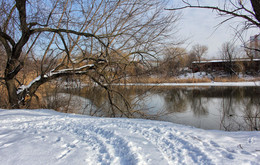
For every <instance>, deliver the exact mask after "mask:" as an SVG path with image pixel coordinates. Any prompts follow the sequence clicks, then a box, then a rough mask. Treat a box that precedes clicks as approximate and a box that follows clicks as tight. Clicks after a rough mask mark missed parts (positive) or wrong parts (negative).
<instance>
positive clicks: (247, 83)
mask: <svg viewBox="0 0 260 165" xmlns="http://www.w3.org/2000/svg"><path fill="white" fill-rule="evenodd" d="M113 85H120V86H192V87H193V86H194V87H196V86H198V87H200V86H202V87H203V86H227V87H232V86H234V87H237V86H242V87H254V86H259V87H260V81H245V82H200V83H126V84H123V83H119V84H113Z"/></svg>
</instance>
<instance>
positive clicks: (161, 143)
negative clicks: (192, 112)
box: [0, 110, 260, 165]
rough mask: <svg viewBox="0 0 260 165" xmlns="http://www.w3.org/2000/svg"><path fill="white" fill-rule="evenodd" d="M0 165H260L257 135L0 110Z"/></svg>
mask: <svg viewBox="0 0 260 165" xmlns="http://www.w3.org/2000/svg"><path fill="white" fill-rule="evenodd" d="M0 125H1V126H0V164H5V165H8V164H23V165H27V164H28V165H31V164H37V165H40V164H43V165H46V164H62V165H64V164H77V165H80V164H93V165H96V164H117V165H118V164H122V165H132V164H142V165H145V164H148V165H153V164H154V165H158V164H160V165H166V164H259V162H260V133H259V132H224V131H206V130H202V129H197V128H192V127H188V126H182V125H177V124H172V123H168V122H159V121H151V120H142V119H122V118H121V119H115V118H95V117H89V116H81V115H74V114H64V113H58V112H55V111H52V110H0Z"/></svg>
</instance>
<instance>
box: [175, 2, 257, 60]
mask: <svg viewBox="0 0 260 165" xmlns="http://www.w3.org/2000/svg"><path fill="white" fill-rule="evenodd" d="M178 1H180V0H176V1H175V2H178ZM194 1H195V0H194ZM204 1H205V2H206V0H204ZM207 3H209V4H211V3H212V5H214V3H216V1H215V0H214V1H211V0H210V1H209V0H207ZM224 19H225V18H223V17H219V16H218V15H217V14H216V13H215V12H213V11H212V10H208V9H185V10H182V18H181V20H180V21H179V23H178V24H179V35H180V36H182V38H188V40H187V42H186V44H184V47H187V49H188V50H189V49H190V48H191V46H192V45H194V44H202V45H207V46H208V48H209V50H208V54H207V56H205V57H206V58H218V56H219V49H220V48H221V45H222V44H223V43H224V42H228V41H232V42H235V43H236V45H237V46H240V45H242V44H241V41H240V40H239V39H238V38H236V37H235V30H234V28H235V27H236V26H237V25H238V24H239V23H241V22H242V21H243V20H241V19H234V20H231V21H229V22H227V23H225V24H222V25H221V26H217V25H218V24H219V23H220V22H222V21H223V20H224ZM259 32H260V31H259V30H257V29H251V30H249V31H247V32H246V33H245V34H244V39H249V37H250V36H252V35H255V34H257V33H259Z"/></svg>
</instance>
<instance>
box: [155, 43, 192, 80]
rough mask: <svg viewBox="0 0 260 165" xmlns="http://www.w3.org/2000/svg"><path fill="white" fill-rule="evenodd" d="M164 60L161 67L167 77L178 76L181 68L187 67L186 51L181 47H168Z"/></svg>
mask: <svg viewBox="0 0 260 165" xmlns="http://www.w3.org/2000/svg"><path fill="white" fill-rule="evenodd" d="M164 52H165V53H164V59H163V61H162V63H161V64H160V65H159V68H160V70H161V72H162V73H164V74H165V75H166V76H168V77H170V76H177V75H178V74H179V73H180V71H181V68H184V67H185V65H186V60H187V59H186V56H187V52H186V49H184V48H181V47H168V48H166V49H165V51H164Z"/></svg>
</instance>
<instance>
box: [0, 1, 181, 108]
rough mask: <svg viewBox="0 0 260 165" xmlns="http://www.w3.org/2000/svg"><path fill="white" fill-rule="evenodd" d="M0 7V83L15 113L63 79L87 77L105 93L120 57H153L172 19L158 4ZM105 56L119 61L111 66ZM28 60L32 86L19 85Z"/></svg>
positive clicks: (57, 3) (41, 3)
mask: <svg viewBox="0 0 260 165" xmlns="http://www.w3.org/2000/svg"><path fill="white" fill-rule="evenodd" d="M0 4H1V9H0V22H1V27H0V42H1V43H2V45H3V47H4V53H5V54H6V57H7V58H6V65H5V69H4V75H3V77H1V78H0V79H1V80H4V83H5V86H6V88H7V91H8V96H9V104H10V108H19V107H20V105H21V104H22V103H23V102H24V98H25V96H26V95H28V96H29V97H33V96H34V95H35V92H36V91H37V89H38V88H39V87H40V86H41V85H42V84H44V83H46V82H49V81H51V80H53V79H57V78H59V77H64V76H65V77H66V76H71V75H87V76H89V77H90V79H91V80H92V81H94V82H96V83H97V84H99V85H100V86H102V87H103V88H105V89H107V92H108V93H111V90H109V89H108V85H104V84H110V83H111V82H112V79H113V78H115V76H114V75H115V74H116V73H117V72H116V71H117V69H122V68H120V67H119V65H118V64H119V63H124V62H126V61H127V60H125V59H129V58H125V57H130V56H141V57H145V56H147V55H154V54H156V52H157V50H158V49H159V46H160V44H163V43H164V41H166V38H167V37H169V36H170V29H171V28H173V27H172V25H173V22H175V21H176V19H177V17H176V15H175V13H167V12H165V11H164V10H163V8H164V7H165V5H166V4H167V3H166V2H165V1H160V0H118V1H112V0H106V1H105V0H90V1H89V0H88V1H87V0H79V1H75V0H1V1H0ZM168 41H169V40H168ZM119 50H120V51H119ZM120 52H124V56H122V55H121V53H120ZM111 54H118V56H121V58H120V59H117V60H113V56H111ZM125 54H126V55H125ZM1 56H2V55H1ZM28 56H30V57H32V58H33V59H35V61H39V62H40V63H39V65H38V68H39V73H38V74H37V75H35V77H36V78H35V79H34V80H33V81H32V82H30V83H28V84H19V83H17V82H19V80H18V76H17V75H18V74H19V73H20V71H21V70H22V69H23V68H24V60H25V59H26V58H27V57H28ZM108 72H111V74H106V73H108ZM113 74H114V75H113ZM111 104H113V103H112V102H111Z"/></svg>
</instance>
